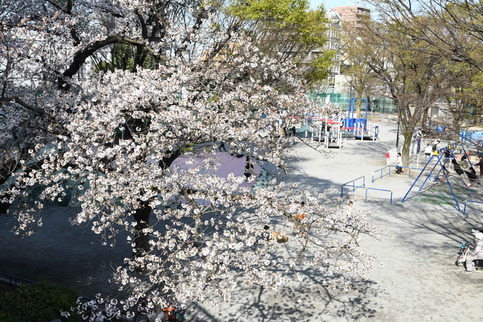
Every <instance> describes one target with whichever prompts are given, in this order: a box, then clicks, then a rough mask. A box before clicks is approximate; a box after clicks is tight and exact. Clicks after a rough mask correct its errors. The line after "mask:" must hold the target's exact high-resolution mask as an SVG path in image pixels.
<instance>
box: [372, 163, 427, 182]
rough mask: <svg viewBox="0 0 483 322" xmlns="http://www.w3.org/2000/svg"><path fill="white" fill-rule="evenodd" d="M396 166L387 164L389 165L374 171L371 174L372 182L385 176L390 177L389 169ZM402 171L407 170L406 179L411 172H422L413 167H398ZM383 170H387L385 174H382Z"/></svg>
mask: <svg viewBox="0 0 483 322" xmlns="http://www.w3.org/2000/svg"><path fill="white" fill-rule="evenodd" d="M396 167H397V166H396V165H393V164H389V165H386V166H385V167H382V168H381V169H378V170H375V171H373V172H372V179H371V180H372V182H374V181H376V180H377V179H382V178H383V177H385V176H387V175H390V174H391V168H394V169H396ZM400 167H401V168H402V169H407V170H408V171H407V175H408V177H410V176H411V170H418V171H420V172H421V170H423V168H415V167H405V166H400ZM385 169H388V170H387V173H386V174H383V171H384V170H385ZM376 173H380V175H379V177H377V176H376V175H375V174H376Z"/></svg>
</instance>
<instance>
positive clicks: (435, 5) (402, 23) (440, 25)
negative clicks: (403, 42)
mask: <svg viewBox="0 0 483 322" xmlns="http://www.w3.org/2000/svg"><path fill="white" fill-rule="evenodd" d="M368 2H369V3H371V4H373V5H374V6H375V7H376V10H377V11H379V12H381V13H382V14H383V15H384V16H385V17H388V19H390V21H391V22H392V23H394V24H395V25H397V26H398V28H400V30H401V32H402V33H404V34H406V35H408V36H412V37H415V38H417V39H419V40H421V41H422V42H423V43H424V44H425V46H421V48H420V49H419V50H420V51H421V52H424V53H427V54H431V55H439V56H443V57H446V58H448V59H450V60H452V61H455V62H464V63H466V64H469V65H472V66H473V67H475V68H477V69H478V70H480V71H482V70H483V58H482V55H481V52H482V49H483V48H482V47H483V45H482V44H483V24H482V23H481V17H482V16H483V5H482V3H481V1H479V0H464V1H461V0H368ZM423 16H424V17H431V19H416V18H417V17H423ZM461 35H464V37H462V36H461Z"/></svg>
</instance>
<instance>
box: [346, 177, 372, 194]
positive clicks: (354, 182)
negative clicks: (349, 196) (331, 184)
mask: <svg viewBox="0 0 483 322" xmlns="http://www.w3.org/2000/svg"><path fill="white" fill-rule="evenodd" d="M359 179H362V186H356V181H357V180H359ZM350 183H352V192H354V191H356V189H357V188H365V187H366V177H365V176H361V177H358V178H355V179H354V180H351V181H347V182H346V183H344V184H343V185H342V186H341V189H340V197H341V198H342V197H344V187H345V186H350Z"/></svg>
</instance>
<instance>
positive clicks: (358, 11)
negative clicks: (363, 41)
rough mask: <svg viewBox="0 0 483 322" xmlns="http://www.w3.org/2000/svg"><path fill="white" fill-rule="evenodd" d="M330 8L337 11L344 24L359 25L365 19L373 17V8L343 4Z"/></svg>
mask: <svg viewBox="0 0 483 322" xmlns="http://www.w3.org/2000/svg"><path fill="white" fill-rule="evenodd" d="M330 10H331V11H334V12H337V13H338V14H339V15H340V17H341V19H342V23H344V24H353V25H355V26H359V25H361V24H362V22H363V21H364V20H366V19H370V18H371V10H369V9H366V8H362V7H358V6H342V7H335V8H332V9H330Z"/></svg>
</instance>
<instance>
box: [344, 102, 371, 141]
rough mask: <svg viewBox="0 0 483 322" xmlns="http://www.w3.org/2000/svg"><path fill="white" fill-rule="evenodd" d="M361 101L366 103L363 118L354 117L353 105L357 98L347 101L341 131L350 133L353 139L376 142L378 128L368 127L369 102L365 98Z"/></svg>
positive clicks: (354, 109)
mask: <svg viewBox="0 0 483 322" xmlns="http://www.w3.org/2000/svg"><path fill="white" fill-rule="evenodd" d="M362 100H363V101H364V102H365V103H366V104H365V105H366V108H365V117H363V118H362V117H355V116H356V115H355V111H356V108H355V104H356V102H357V98H356V97H353V98H351V100H350V101H349V108H348V109H347V117H346V118H345V119H344V121H343V127H342V129H343V130H345V131H346V132H349V133H352V134H353V135H354V138H355V139H360V140H365V139H367V140H377V139H378V138H379V126H373V127H370V126H368V124H367V119H368V113H369V102H368V101H367V100H366V99H365V98H363V99H362Z"/></svg>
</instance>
